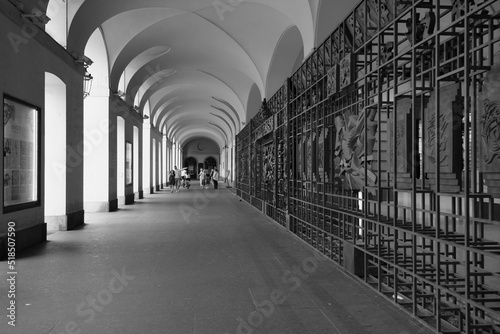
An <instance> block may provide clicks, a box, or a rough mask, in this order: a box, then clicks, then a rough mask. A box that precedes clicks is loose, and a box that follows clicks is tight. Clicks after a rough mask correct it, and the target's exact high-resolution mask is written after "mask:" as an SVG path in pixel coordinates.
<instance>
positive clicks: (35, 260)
mask: <svg viewBox="0 0 500 334" xmlns="http://www.w3.org/2000/svg"><path fill="white" fill-rule="evenodd" d="M223 188H224V187H223ZM17 257H18V263H17V271H18V276H17V298H16V303H17V309H16V316H17V318H16V327H15V328H14V327H11V326H9V325H8V324H7V321H8V318H7V317H6V312H7V311H6V309H7V307H8V305H7V303H8V301H7V290H8V289H7V283H6V280H7V264H6V262H1V263H0V267H1V272H0V279H1V297H0V301H1V303H2V304H3V305H1V306H0V319H1V323H0V333H33V334H35V333H54V334H59V333H97V334H107V333H148V334H150V333H168V334H170V333H172V334H183V333H194V334H211V333H214V334H215V333H217V334H233V333H244V334H248V333H255V334H257V333H273V334H285V333H297V334H308V333H313V334H320V333H334V334H336V333H342V334H344V333H355V334H361V333H380V334H393V333H394V334H395V333H397V334H413V333H429V331H428V330H426V329H425V328H423V327H422V326H421V325H419V324H418V323H417V322H416V321H415V320H413V319H412V318H410V317H408V316H407V315H406V314H404V313H403V312H402V311H400V310H399V309H397V308H396V307H395V306H393V305H392V304H391V303H390V302H388V301H387V300H385V299H384V298H383V297H381V296H379V295H378V294H377V293H376V292H374V291H373V290H371V289H370V288H368V287H366V286H364V285H363V284H362V283H360V282H359V281H358V280H356V279H354V278H352V277H351V276H349V275H347V274H345V273H344V272H343V270H342V269H341V268H339V267H338V266H337V265H336V264H334V263H333V262H332V261H330V260H328V259H327V258H325V257H323V256H322V255H321V254H319V253H318V252H316V251H315V250H314V249H313V248H311V247H310V246H308V245H307V244H305V243H303V242H302V241H301V240H299V239H298V238H296V237H295V236H294V235H292V234H291V233H289V232H287V231H286V230H285V229H284V228H282V227H281V226H279V225H278V224H277V223H275V222H273V221H272V220H270V219H268V218H266V217H265V216H263V215H262V214H260V213H259V212H258V211H257V210H256V209H254V208H253V207H251V206H250V205H249V204H247V203H245V202H244V201H243V202H242V201H240V200H239V199H238V197H236V196H235V195H234V194H233V193H232V192H231V191H229V190H228V189H219V190H213V189H210V190H202V189H200V188H199V186H196V183H195V182H193V187H192V188H191V189H190V190H187V189H182V190H181V191H180V192H179V193H170V190H162V191H160V192H159V193H156V194H153V195H148V196H147V198H145V199H143V200H138V201H137V202H136V204H135V205H130V206H125V207H122V208H120V210H119V211H117V212H113V213H99V214H86V224H85V226H83V227H82V228H81V229H79V230H76V231H70V232H57V233H54V234H50V235H49V236H48V241H47V242H46V243H44V244H41V245H37V246H35V247H32V248H30V249H28V250H26V251H24V252H22V253H20V254H18V255H17Z"/></svg>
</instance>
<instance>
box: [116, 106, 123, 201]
mask: <svg viewBox="0 0 500 334" xmlns="http://www.w3.org/2000/svg"><path fill="white" fill-rule="evenodd" d="M116 124H117V127H116V162H117V173H116V176H117V178H116V190H117V195H118V204H119V205H120V204H121V205H124V204H125V120H124V119H123V117H121V116H117V122H116Z"/></svg>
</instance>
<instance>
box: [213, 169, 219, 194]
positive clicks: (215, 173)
mask: <svg viewBox="0 0 500 334" xmlns="http://www.w3.org/2000/svg"><path fill="white" fill-rule="evenodd" d="M212 181H213V183H214V189H217V188H218V187H219V172H218V171H217V167H214V169H212Z"/></svg>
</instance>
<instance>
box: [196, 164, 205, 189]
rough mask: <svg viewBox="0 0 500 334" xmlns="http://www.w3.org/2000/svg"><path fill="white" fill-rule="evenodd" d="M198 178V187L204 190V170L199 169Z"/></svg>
mask: <svg viewBox="0 0 500 334" xmlns="http://www.w3.org/2000/svg"><path fill="white" fill-rule="evenodd" d="M198 176H199V177H200V186H201V188H202V189H205V170H203V168H200V174H198Z"/></svg>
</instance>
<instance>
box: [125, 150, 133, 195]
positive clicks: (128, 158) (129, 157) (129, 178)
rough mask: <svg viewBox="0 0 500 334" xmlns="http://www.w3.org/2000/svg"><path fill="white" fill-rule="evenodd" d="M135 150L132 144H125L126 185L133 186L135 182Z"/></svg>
mask: <svg viewBox="0 0 500 334" xmlns="http://www.w3.org/2000/svg"><path fill="white" fill-rule="evenodd" d="M133 163H134V162H133V148H132V143H131V142H128V141H127V142H126V143H125V185H126V186H131V185H132V184H133V182H134V177H133V175H134V174H133Z"/></svg>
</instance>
